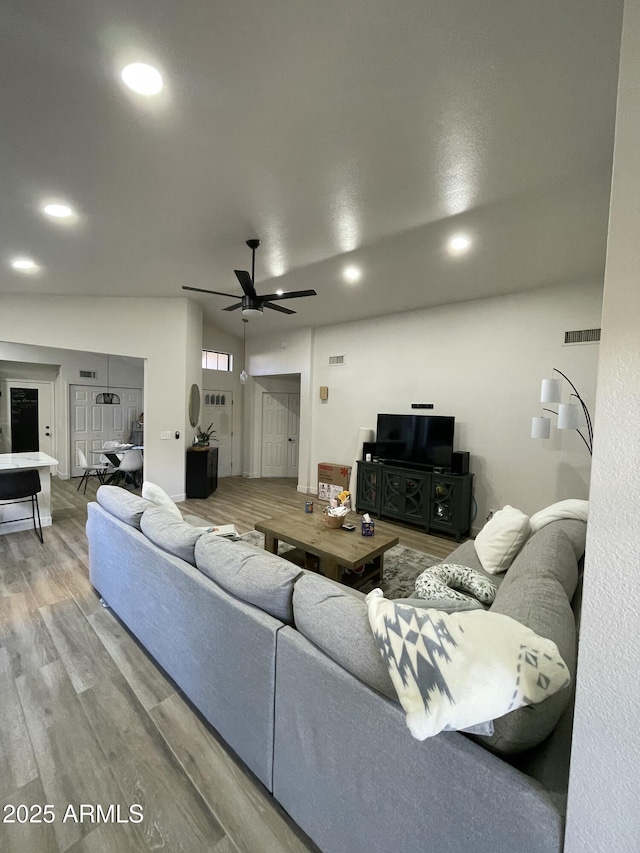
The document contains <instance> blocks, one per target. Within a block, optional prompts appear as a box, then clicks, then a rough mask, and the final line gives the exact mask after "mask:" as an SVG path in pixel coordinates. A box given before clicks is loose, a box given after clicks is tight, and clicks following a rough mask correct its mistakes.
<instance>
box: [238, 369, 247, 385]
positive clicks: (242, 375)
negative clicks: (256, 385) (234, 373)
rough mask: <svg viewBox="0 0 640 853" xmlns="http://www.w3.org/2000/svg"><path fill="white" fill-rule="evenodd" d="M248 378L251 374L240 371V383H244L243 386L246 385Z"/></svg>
mask: <svg viewBox="0 0 640 853" xmlns="http://www.w3.org/2000/svg"><path fill="white" fill-rule="evenodd" d="M248 378H249V374H248V373H247V371H246V370H241V371H240V382H242V384H243V385H244V384H245V383H246V381H247V379H248Z"/></svg>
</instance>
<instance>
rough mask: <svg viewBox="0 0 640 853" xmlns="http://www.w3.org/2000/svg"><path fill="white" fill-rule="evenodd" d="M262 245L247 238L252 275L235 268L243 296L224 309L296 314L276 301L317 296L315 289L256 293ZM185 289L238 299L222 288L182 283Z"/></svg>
mask: <svg viewBox="0 0 640 853" xmlns="http://www.w3.org/2000/svg"><path fill="white" fill-rule="evenodd" d="M259 245H260V240H258V239H256V238H253V239H251V240H247V246H248V247H249V248H250V249H251V253H252V255H251V275H249V273H248V272H247V270H234V273H235V274H236V278H237V279H238V281H239V282H240V287H241V288H242V292H243V296H242V297H241V299H240V302H236V303H235V304H233V305H228V306H227V307H226V308H223V309H222V310H223V311H236V310H237V309H238V308H241V309H242V314H243V316H244V317H259V316H261V314H262V313H263V309H264V308H271V310H272V311H280V313H281V314H295V313H296V312H295V311H294V310H293V309H291V308H285V307H284V306H283V305H275V304H274V303H275V302H280V301H281V300H283V299H299V298H302V297H303V296H316V295H317V294H316V292H315V290H289V291H283V292H281V293H267V294H264V295H259V294H258V293H256V288H255V280H256V249H257V248H258V246H259ZM182 289H183V290H193V291H195V292H196V293H212V294H214V295H215V296H228V297H229V298H230V299H237V296H236V295H235V294H234V293H223V292H222V291H220V290H205V289H204V288H202V287H187V286H186V285H184V284H183V285H182Z"/></svg>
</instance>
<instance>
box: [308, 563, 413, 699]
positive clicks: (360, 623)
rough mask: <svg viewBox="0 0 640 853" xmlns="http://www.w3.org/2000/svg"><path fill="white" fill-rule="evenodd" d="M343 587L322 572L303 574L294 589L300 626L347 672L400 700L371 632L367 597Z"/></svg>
mask: <svg viewBox="0 0 640 853" xmlns="http://www.w3.org/2000/svg"><path fill="white" fill-rule="evenodd" d="M341 587H342V584H336V583H333V582H332V581H330V580H328V579H327V578H323V577H322V576H321V575H314V574H310V573H309V574H304V575H302V576H301V577H300V578H299V579H298V580H297V581H296V585H295V588H294V590H293V617H294V620H295V625H296V628H297V629H298V631H299V632H300V633H301V634H304V636H305V637H306V638H307V639H308V640H310V641H311V642H312V643H313V644H314V645H315V646H317V647H318V648H319V649H322V651H323V652H324V653H325V654H326V655H328V657H330V658H331V659H332V660H334V661H336V663H339V664H340V666H341V667H343V668H344V669H346V670H347V672H350V673H351V674H352V675H354V676H355V677H356V678H359V679H360V681H364V683H365V684H368V685H369V687H373V689H374V690H377V691H378V693H383V694H384V695H385V696H389V697H390V698H391V699H394V700H395V701H396V702H397V701H398V694H397V693H396V689H395V687H394V686H393V682H392V681H391V677H390V676H389V672H388V670H387V668H386V666H385V665H384V663H383V661H382V658H381V657H380V653H379V651H378V645H377V643H376V641H375V638H374V636H373V633H372V632H371V626H370V624H369V616H368V613H367V605H366V603H365V597H364V595H362V594H361V593H356V592H355V590H349V589H347V588H346V587H343V589H341ZM343 590H344V591H343Z"/></svg>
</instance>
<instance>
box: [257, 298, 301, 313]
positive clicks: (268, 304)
mask: <svg viewBox="0 0 640 853" xmlns="http://www.w3.org/2000/svg"><path fill="white" fill-rule="evenodd" d="M262 306H263V308H272V309H273V310H274V311H281V312H282V313H283V314H295V313H296V312H295V311H292V310H291V308H283V307H282V305H272V304H271V302H267V300H266V299H265V300H264V302H263V303H262Z"/></svg>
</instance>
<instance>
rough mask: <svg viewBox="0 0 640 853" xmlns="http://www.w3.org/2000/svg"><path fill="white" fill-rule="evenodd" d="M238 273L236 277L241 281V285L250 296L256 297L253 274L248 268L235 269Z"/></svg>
mask: <svg viewBox="0 0 640 853" xmlns="http://www.w3.org/2000/svg"><path fill="white" fill-rule="evenodd" d="M234 273H235V274H236V278H237V279H238V281H239V282H240V287H241V288H242V289H243V290H244V292H245V294H246V295H247V296H250V297H251V298H252V299H255V298H256V296H257V294H256V289H255V287H254V286H253V282H252V281H251V276H250V275H249V273H248V272H247V271H246V270H234Z"/></svg>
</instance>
